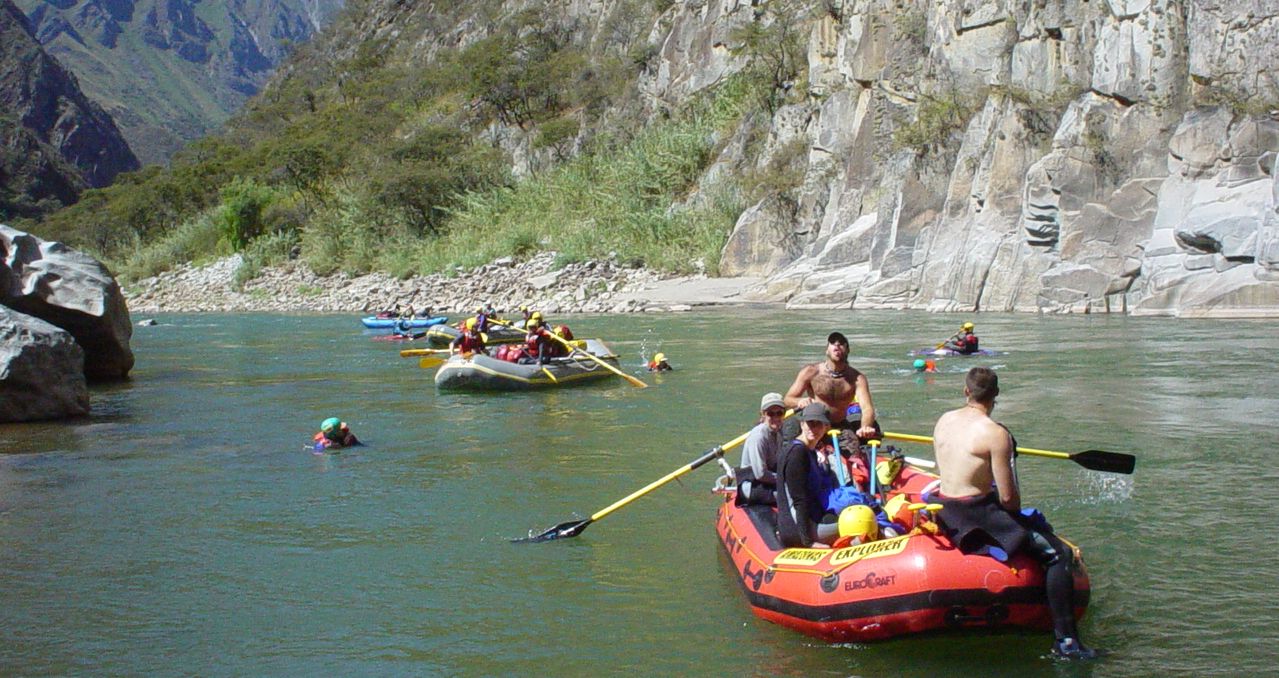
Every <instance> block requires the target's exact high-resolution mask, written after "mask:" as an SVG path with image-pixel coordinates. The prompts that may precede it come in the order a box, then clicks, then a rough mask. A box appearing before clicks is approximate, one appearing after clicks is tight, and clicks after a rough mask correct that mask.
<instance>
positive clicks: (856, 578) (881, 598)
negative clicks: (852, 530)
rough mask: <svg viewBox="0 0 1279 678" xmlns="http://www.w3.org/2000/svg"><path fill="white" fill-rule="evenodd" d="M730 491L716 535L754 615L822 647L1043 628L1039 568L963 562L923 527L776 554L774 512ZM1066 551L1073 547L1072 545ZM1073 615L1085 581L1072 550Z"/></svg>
mask: <svg viewBox="0 0 1279 678" xmlns="http://www.w3.org/2000/svg"><path fill="white" fill-rule="evenodd" d="M934 480H936V477H935V476H933V475H931V474H927V473H923V472H920V471H918V470H916V469H914V468H911V467H906V468H904V469H902V472H901V474H900V475H899V477H898V479H897V481H896V482H895V483H894V485H893V488H892V489H891V491H890V492H889V497H890V498H891V497H892V496H894V495H897V494H906V495H907V497H908V499H909V500H911V501H919V498H920V493H921V492H922V491H924V490H925V489H926V486H927V485H928V484H929V483H931V482H933V481H934ZM734 497H735V493H734V492H732V491H729V492H727V493H726V494H725V496H724V501H723V503H722V504H721V505H720V507H719V511H718V516H717V519H716V523H715V530H716V532H718V533H719V539H720V544H721V545H722V546H723V547H724V549H725V551H726V552H727V554H728V558H729V560H730V561H731V563H732V567H733V569H734V571H735V575H736V577H737V578H738V580H739V581H740V582H741V585H742V590H743V591H745V593H746V599H747V601H748V602H749V603H750V606H751V610H752V611H753V612H754V613H755V614H756V616H758V617H761V618H763V619H766V620H768V621H771V622H774V623H776V624H781V625H782V626H786V627H788V628H792V629H795V630H796V631H799V632H801V633H805V634H808V635H810V636H815V637H817V638H822V639H824V640H827V641H830V642H862V641H871V640H883V639H886V638H892V637H894V636H899V635H903V634H908V633H920V632H924V631H934V630H946V629H955V630H958V629H992V628H999V627H1021V628H1030V629H1041V630H1050V629H1052V617H1051V616H1050V614H1049V611H1048V602H1047V599H1046V598H1045V594H1044V572H1043V568H1042V567H1040V565H1039V564H1038V563H1037V562H1035V561H1034V560H1033V559H1032V558H1030V557H1029V556H1026V555H1024V554H1018V555H1016V556H1014V557H1013V558H1011V559H1010V560H1009V561H1008V562H1007V563H1001V562H999V561H997V560H995V559H994V558H991V557H989V556H985V555H964V554H963V553H961V552H960V551H959V549H957V548H955V547H954V546H953V545H952V544H951V543H950V541H948V540H947V539H946V538H945V537H944V536H942V535H938V534H935V533H934V532H933V531H931V530H929V529H927V528H929V527H932V524H931V523H927V522H925V523H923V524H922V525H921V526H920V527H919V528H916V529H915V530H912V531H911V533H909V534H907V535H904V536H900V537H893V538H889V539H882V540H879V541H873V542H869V543H866V544H859V545H856V546H850V547H847V548H842V549H834V550H828V549H806V548H790V549H788V548H783V547H782V545H781V543H780V542H779V541H778V540H777V536H776V529H775V526H776V523H777V519H776V515H777V512H776V509H774V508H773V507H771V506H736V505H734V501H733V500H734ZM1072 548H1074V547H1073V545H1072ZM1075 557H1076V562H1077V564H1078V566H1077V567H1076V569H1075V602H1076V605H1077V607H1076V609H1075V616H1076V617H1077V618H1078V617H1082V616H1083V614H1084V610H1085V608H1086V607H1087V604H1088V597H1089V582H1088V573H1087V571H1086V570H1085V568H1084V566H1083V560H1082V559H1080V558H1079V551H1078V549H1076V550H1075Z"/></svg>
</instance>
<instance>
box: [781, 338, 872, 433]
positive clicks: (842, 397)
mask: <svg viewBox="0 0 1279 678" xmlns="http://www.w3.org/2000/svg"><path fill="white" fill-rule="evenodd" d="M784 400H785V401H786V406H787V407H792V408H795V409H797V410H802V409H803V408H805V407H807V406H808V405H809V404H811V403H821V404H823V405H825V406H826V407H827V409H829V410H830V412H831V413H832V414H833V417H832V418H831V420H830V422H829V423H830V424H831V425H832V426H835V427H838V428H842V429H847V428H849V427H850V426H851V425H850V424H847V423H845V413H846V412H847V411H848V406H849V405H852V404H853V403H857V404H858V406H860V408H861V419H860V421H858V422H852V424H855V425H856V426H857V428H856V429H855V432H856V434H857V437H858V438H861V439H863V440H868V439H870V438H873V437H875V436H876V435H878V424H877V423H876V422H875V405H874V404H873V403H872V402H871V398H870V383H869V382H867V381H866V375H864V374H862V373H861V372H859V371H857V370H856V369H854V368H853V367H852V366H850V365H849V364H848V338H847V337H845V336H844V335H843V334H842V333H840V332H831V333H830V334H829V335H828V336H827V337H826V357H825V359H823V360H822V361H821V362H816V363H811V364H808V365H805V366H803V367H801V368H800V370H799V374H798V375H796V377H795V383H793V384H791V387H790V390H788V391H787V392H786V397H785V398H784Z"/></svg>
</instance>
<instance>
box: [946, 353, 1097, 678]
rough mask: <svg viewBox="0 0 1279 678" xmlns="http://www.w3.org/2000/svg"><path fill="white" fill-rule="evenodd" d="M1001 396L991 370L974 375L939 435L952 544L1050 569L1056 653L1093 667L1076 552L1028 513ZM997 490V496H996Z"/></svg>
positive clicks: (948, 533)
mask: <svg viewBox="0 0 1279 678" xmlns="http://www.w3.org/2000/svg"><path fill="white" fill-rule="evenodd" d="M997 395H999V377H998V376H997V375H996V374H995V372H994V370H992V369H990V368H988V367H974V368H973V369H971V370H969V371H968V376H967V377H966V378H965V383H964V396H965V397H966V398H967V400H968V402H967V403H966V404H965V405H964V406H963V407H961V408H959V409H957V410H951V411H950V412H947V413H946V414H943V415H942V416H941V418H940V419H938V420H937V426H936V427H935V428H934V429H933V449H934V452H935V454H936V458H937V471H938V473H939V474H940V475H941V495H942V497H941V498H942V502H941V504H942V510H941V512H940V514H939V517H940V521H941V525H942V529H943V530H944V532H945V533H946V536H947V537H949V538H950V540H951V541H952V542H954V543H955V544H956V545H957V546H958V547H959V549H960V550H961V551H963V552H964V553H973V552H977V551H981V550H983V549H989V553H990V554H991V555H992V556H994V557H996V558H1000V559H1007V557H1009V556H1012V555H1013V554H1015V553H1018V552H1021V551H1024V552H1026V553H1027V554H1029V555H1031V556H1032V557H1034V558H1035V559H1036V560H1038V561H1039V562H1040V564H1042V565H1043V566H1044V576H1045V580H1046V588H1047V593H1048V607H1049V610H1051V612H1052V618H1053V631H1054V633H1055V635H1056V641H1055V642H1054V643H1053V646H1052V652H1053V654H1055V655H1058V656H1061V657H1066V658H1070V659H1091V658H1092V657H1094V656H1096V653H1095V652H1094V651H1093V650H1091V649H1089V648H1087V647H1085V646H1084V645H1083V643H1082V642H1081V641H1080V638H1079V629H1078V628H1077V627H1076V625H1075V602H1074V595H1075V584H1074V576H1073V571H1074V564H1075V563H1074V551H1073V549H1071V548H1070V547H1069V546H1066V544H1065V543H1063V542H1062V541H1061V540H1060V539H1058V538H1057V537H1056V535H1054V534H1053V533H1052V528H1051V527H1050V526H1048V524H1047V521H1045V520H1043V519H1042V516H1038V518H1037V519H1036V518H1033V517H1030V516H1027V515H1024V514H1023V513H1022V510H1021V492H1020V490H1019V489H1018V487H1017V469H1016V465H1015V462H1014V457H1015V456H1016V455H1015V452H1014V451H1015V450H1016V449H1017V443H1016V442H1015V441H1014V440H1013V438H1012V435H1011V434H1010V433H1009V432H1008V429H1006V428H1004V427H1003V426H1002V425H1000V424H998V423H996V422H995V420H993V419H991V418H990V413H991V410H993V409H994V408H995V396H997ZM992 487H993V488H994V489H991V488H992Z"/></svg>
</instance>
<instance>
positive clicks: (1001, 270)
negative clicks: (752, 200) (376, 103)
mask: <svg viewBox="0 0 1279 678" xmlns="http://www.w3.org/2000/svg"><path fill="white" fill-rule="evenodd" d="M709 5H710V7H711V9H709V10H703V11H702V15H703V16H708V17H714V21H715V24H717V25H721V24H722V25H725V26H726V25H731V24H733V23H740V22H743V21H751V20H755V17H754V15H755V14H756V13H755V12H754V11H753V10H752V8H751V7H749V6H746V5H743V4H738V3H735V2H731V1H729V0H726V1H724V2H718V3H717V2H711V3H709ZM676 11H677V12H683V13H684V14H685V15H686V16H685V18H684V19H682V20H681V19H677V20H676V21H675V22H674V23H675V24H677V25H679V24H687V22H688V21H694V22H696V21H697V19H696V15H694V14H692V13H691V11H689V10H687V9H681V10H676ZM814 16H815V18H814V19H812V21H811V23H810V30H809V33H808V45H807V46H808V77H807V82H806V83H804V86H806V87H807V90H808V91H807V96H806V97H805V99H804V101H802V102H801V103H795V104H792V105H790V106H787V107H785V108H783V109H782V110H779V111H778V112H777V114H776V115H775V116H774V117H773V120H772V124H771V129H770V143H769V150H768V151H766V153H765V154H764V157H763V158H725V159H723V160H724V161H725V162H727V163H729V164H730V165H734V166H739V167H751V166H758V165H759V163H760V161H761V160H766V159H767V155H768V153H769V152H773V151H775V149H777V148H779V147H780V146H781V145H783V144H785V143H787V142H789V141H791V140H793V139H800V140H802V141H803V143H804V144H805V147H806V149H807V174H806V178H805V181H804V184H803V187H802V189H800V190H799V191H798V194H797V196H796V200H795V203H796V205H795V207H794V209H793V211H790V212H782V211H779V210H777V209H775V208H771V207H770V204H769V203H768V202H761V203H760V204H757V205H754V206H752V207H751V208H750V209H748V210H747V211H746V212H745V213H744V214H743V215H742V217H741V219H740V220H739V221H738V224H737V227H736V229H735V231H734V233H733V236H732V238H731V239H730V242H729V245H728V247H727V248H726V251H725V260H724V262H723V265H722V269H723V272H724V273H728V274H733V273H754V274H763V275H767V276H769V281H768V282H767V283H766V285H765V286H764V287H763V288H762V289H760V290H757V291H756V294H757V295H758V296H761V297H764V298H769V299H783V300H787V301H788V302H789V303H790V304H791V305H793V306H825V307H852V308H908V307H910V308H927V309H932V310H944V311H961V310H962V311H968V310H1015V311H1047V312H1062V311H1066V312H1069V311H1075V312H1088V311H1099V310H1127V311H1128V312H1130V313H1134V314H1171V315H1187V316H1191V315H1194V316H1212V315H1235V316H1238V315H1279V229H1277V226H1279V215H1277V214H1276V205H1277V204H1279V200H1277V198H1276V195H1279V193H1277V191H1279V186H1277V185H1276V182H1275V176H1274V164H1275V162H1274V159H1275V157H1276V153H1277V152H1279V122H1277V121H1276V117H1279V111H1275V110H1272V106H1273V107H1274V108H1279V81H1277V80H1276V79H1275V78H1274V75H1273V74H1274V72H1275V66H1276V63H1275V62H1276V61H1277V60H1279V50H1277V49H1276V45H1277V44H1279V5H1276V4H1275V3H1272V2H1251V3H1243V4H1238V3H1224V2H1211V1H1204V0H1201V1H1197V2H1176V1H1172V0H1101V1H1097V0H1094V1H1092V2H1088V1H1084V0H1036V1H1033V2H1032V1H1017V0H941V1H940V2H900V1H895V2H893V1H888V0H845V1H844V2H832V3H827V4H826V5H825V6H824V9H819V10H817V11H816V13H815V15H814ZM717 32H718V33H720V34H722V33H723V29H722V28H720V29H719V30H718V31H717V30H715V28H714V26H711V27H703V28H702V29H701V30H699V31H688V30H684V31H672V32H671V33H670V34H668V35H667V36H666V38H665V40H666V46H665V47H664V48H663V52H662V54H663V58H664V59H667V61H666V62H665V63H664V64H663V67H662V69H661V70H660V72H661V73H663V74H664V75H663V76H662V77H661V78H659V79H658V81H657V82H655V83H654V88H653V92H654V95H655V96H662V97H671V96H682V95H684V94H685V93H686V92H687V91H689V90H693V89H697V88H698V87H699V86H701V83H702V82H704V81H706V80H710V79H713V78H714V77H718V75H719V74H721V73H723V72H724V71H725V70H728V69H731V68H732V67H733V66H732V65H731V64H729V65H726V64H725V63H724V61H725V59H724V58H723V57H722V55H723V54H724V52H723V51H722V50H721V51H720V52H719V55H720V58H708V59H705V60H688V59H679V60H673V59H670V58H669V57H670V56H672V55H687V54H697V53H706V54H714V53H715V50H714V43H713V42H712V41H713V40H714V38H713V37H712V36H713V35H714V34H715V33H717ZM676 40H679V41H682V44H679V45H677V46H674V47H673V46H672V45H671V41H676ZM937 120H941V121H943V122H949V123H951V124H950V125H945V124H940V125H939V124H934V123H936V121H937ZM921 131H923V132H926V133H931V134H932V136H931V137H927V136H925V138H923V139H921V138H920V135H919V134H912V133H918V132H921ZM903 140H905V141H906V142H905V143H903Z"/></svg>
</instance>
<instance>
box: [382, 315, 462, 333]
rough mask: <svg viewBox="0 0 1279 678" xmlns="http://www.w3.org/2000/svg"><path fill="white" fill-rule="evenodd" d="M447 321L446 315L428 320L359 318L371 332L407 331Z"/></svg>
mask: <svg viewBox="0 0 1279 678" xmlns="http://www.w3.org/2000/svg"><path fill="white" fill-rule="evenodd" d="M448 319H449V318H448V316H446V315H437V316H432V317H430V318H379V317H377V316H375V315H370V316H366V317H364V318H360V322H362V323H364V326H365V327H367V328H369V329H371V330H400V331H407V330H413V329H422V328H425V327H431V326H432V325H439V324H441V323H443V322H445V321H446V320H448Z"/></svg>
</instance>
